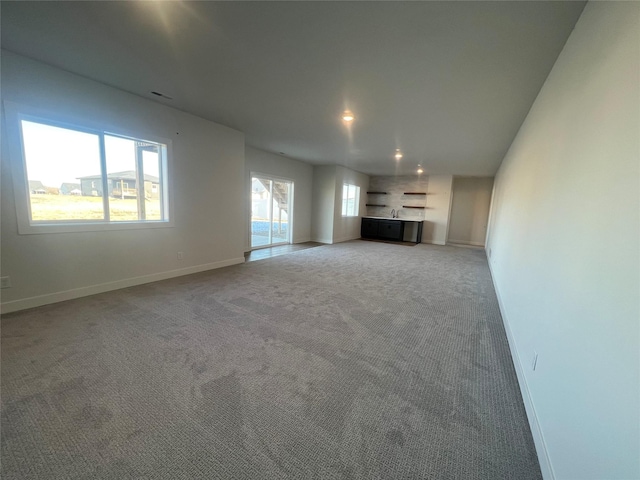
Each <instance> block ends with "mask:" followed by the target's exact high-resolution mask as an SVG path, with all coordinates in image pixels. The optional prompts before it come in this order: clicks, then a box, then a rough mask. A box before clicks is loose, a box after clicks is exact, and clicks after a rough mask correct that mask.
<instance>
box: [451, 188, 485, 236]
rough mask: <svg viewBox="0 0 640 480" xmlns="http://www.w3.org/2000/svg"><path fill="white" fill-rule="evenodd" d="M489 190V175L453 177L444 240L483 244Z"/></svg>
mask: <svg viewBox="0 0 640 480" xmlns="http://www.w3.org/2000/svg"><path fill="white" fill-rule="evenodd" d="M492 191H493V177H454V178H453V189H452V192H453V198H452V201H451V202H452V203H451V216H450V218H449V235H448V238H447V241H448V242H450V243H462V244H467V245H477V246H484V243H485V238H486V236H487V221H488V219H489V206H490V205H491V192H492Z"/></svg>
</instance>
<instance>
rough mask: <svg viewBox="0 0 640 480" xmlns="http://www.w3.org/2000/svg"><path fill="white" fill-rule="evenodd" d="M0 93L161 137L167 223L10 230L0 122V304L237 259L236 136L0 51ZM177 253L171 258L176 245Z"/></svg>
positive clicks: (240, 201) (240, 216)
mask: <svg viewBox="0 0 640 480" xmlns="http://www.w3.org/2000/svg"><path fill="white" fill-rule="evenodd" d="M2 99H3V100H9V101H12V102H15V103H18V104H23V105H28V106H35V107H39V108H41V109H44V110H46V111H48V112H51V113H52V114H53V115H55V116H56V117H58V119H66V120H67V121H69V122H71V123H82V122H83V121H90V122H91V123H92V124H98V125H103V126H105V127H112V128H114V127H115V128H117V129H118V130H120V131H121V130H124V131H127V130H129V129H130V130H132V131H135V132H149V133H150V134H153V135H155V136H160V137H164V138H168V139H171V140H172V142H173V162H172V166H171V170H170V182H171V185H172V188H171V192H170V195H171V196H172V199H173V205H174V210H173V212H172V213H173V218H174V220H175V224H174V225H175V226H174V227H172V228H157V229H143V230H121V231H106V232H83V233H56V234H34V235H18V231H17V220H16V210H15V203H14V197H13V186H12V182H11V166H10V160H15V159H13V158H12V159H10V158H9V154H8V152H9V151H10V149H9V143H8V142H9V141H14V140H10V139H8V138H7V129H6V121H5V117H4V115H3V120H2V121H3V124H2V184H1V185H2V192H1V200H2V207H1V208H2V210H1V214H2V219H1V230H2V231H1V239H2V254H1V255H2V256H1V268H2V273H1V274H2V276H10V277H11V282H12V284H13V287H12V288H10V289H4V290H2V292H1V293H2V309H3V311H5V312H6V311H11V310H16V309H20V308H27V307H30V306H35V305H40V304H44V303H51V302H53V301H58V300H63V299H68V298H74V297H77V296H81V295H87V294H92V293H96V292H100V291H105V290H109V289H115V288H120V287H123V286H127V285H133V284H137V283H144V282H148V281H153V280H158V279H161V278H168V277H170V276H176V275H180V274H185V273H191V272H194V271H200V270H205V269H210V268H215V267H219V266H224V265H229V264H233V263H239V262H242V261H243V260H244V257H243V245H244V239H243V234H244V232H245V226H244V202H245V195H244V192H245V189H244V135H243V134H242V133H241V132H238V131H235V130H232V129H229V128H227V127H224V126H221V125H217V124H215V123H212V122H209V121H206V120H203V119H201V118H198V117H195V116H192V115H189V114H186V113H183V112H180V111H178V110H175V109H172V108H168V107H166V106H163V105H160V104H158V103H154V102H151V101H149V100H145V99H143V98H141V97H137V96H134V95H131V94H128V93H125V92H123V91H120V90H116V89H114V88H111V87H108V86H106V85H103V84H100V83H96V82H93V81H91V80H88V79H86V78H82V77H79V76H76V75H72V74H70V73H67V72H64V71H61V70H58V69H56V68H53V67H50V66H46V65H44V64H42V63H39V62H36V61H33V60H29V59H26V58H24V57H21V56H18V55H15V54H12V53H9V52H5V51H3V52H2ZM178 251H181V252H184V259H183V260H181V261H179V260H178V259H177V252H178Z"/></svg>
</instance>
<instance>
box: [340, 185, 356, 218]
mask: <svg viewBox="0 0 640 480" xmlns="http://www.w3.org/2000/svg"><path fill="white" fill-rule="evenodd" d="M359 203H360V187H358V186H357V185H349V184H346V183H345V184H344V185H343V186H342V216H343V217H357V216H358V204H359Z"/></svg>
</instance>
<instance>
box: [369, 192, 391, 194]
mask: <svg viewBox="0 0 640 480" xmlns="http://www.w3.org/2000/svg"><path fill="white" fill-rule="evenodd" d="M367 193H369V194H371V195H386V194H387V192H367Z"/></svg>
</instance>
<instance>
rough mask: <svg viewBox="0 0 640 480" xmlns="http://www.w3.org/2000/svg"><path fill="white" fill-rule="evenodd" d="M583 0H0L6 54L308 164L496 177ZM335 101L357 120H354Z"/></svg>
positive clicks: (383, 172) (389, 172) (388, 172)
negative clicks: (228, 130) (398, 153)
mask: <svg viewBox="0 0 640 480" xmlns="http://www.w3.org/2000/svg"><path fill="white" fill-rule="evenodd" d="M583 7H584V2H576V1H567V2H564V1H554V2H549V1H542V2H366V1H361V2H184V1H175V2H143V1H137V2H132V1H130V2H101V1H97V2H8V1H2V3H1V8H2V12H1V13H2V25H1V27H2V48H4V49H7V50H11V51H13V52H16V53H18V54H22V55H25V56H28V57H31V58H35V59H38V60H41V61H44V62H46V63H49V64H52V65H55V66H58V67H60V68H62V69H64V70H68V71H70V72H74V73H77V74H80V75H83V76H86V77H89V78H92V79H94V80H97V81H100V82H103V83H105V84H108V85H112V86H114V87H117V88H120V89H122V90H126V91H128V92H132V93H134V94H137V95H140V96H143V97H146V98H149V99H151V100H153V101H156V102H160V103H165V104H167V105H171V106H173V107H175V108H178V109H180V110H184V111H186V112H190V113H193V114H195V115H198V116H201V117H204V118H207V119H210V120H213V121H215V122H218V123H221V124H224V125H227V126H230V127H232V128H236V129H238V130H241V131H243V132H244V133H245V134H246V142H247V144H249V145H252V146H254V147H258V148H261V149H264V150H267V151H271V152H275V153H279V152H283V153H284V154H285V155H287V156H289V157H292V158H297V159H300V160H303V161H305V162H309V163H313V164H331V163H337V164H340V165H345V166H347V167H350V168H353V169H354V170H357V171H361V172H363V173H368V174H373V175H393V174H407V173H413V172H415V169H416V166H417V164H418V163H421V164H422V165H423V167H424V168H425V172H426V173H432V174H438V173H448V174H457V175H493V174H494V173H495V172H496V170H497V168H498V166H499V164H500V162H501V160H502V158H503V156H504V154H505V153H506V151H507V149H508V148H509V145H510V144H511V141H512V140H513V138H514V136H515V134H516V132H517V131H518V129H519V127H520V125H521V123H522V121H523V119H524V118H525V116H526V114H527V112H528V110H529V108H530V107H531V104H532V103H533V101H534V99H535V97H536V95H537V93H538V91H539V90H540V88H541V86H542V84H543V82H544V81H545V79H546V77H547V75H548V73H549V71H550V70H551V67H552V66H553V63H554V62H555V60H556V58H557V57H558V54H559V53H560V51H561V50H562V47H563V46H564V43H565V41H566V39H567V37H568V36H569V34H570V33H571V30H572V29H573V26H574V25H575V22H576V21H577V19H578V17H579V15H580V13H581V12H582V9H583ZM151 91H158V92H162V93H164V94H166V95H169V96H171V97H173V100H165V99H161V98H159V97H156V96H154V95H152V94H151V93H150V92H151ZM345 109H350V110H352V111H353V112H354V113H355V115H356V117H357V118H356V120H355V122H354V123H353V125H352V126H351V128H350V129H348V128H346V127H345V126H344V125H343V123H342V121H341V119H340V114H341V112H342V111H343V110H345ZM396 148H399V149H401V150H402V152H403V153H404V158H403V159H402V160H401V161H400V162H396V161H395V160H394V159H393V154H394V151H395V149H396Z"/></svg>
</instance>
